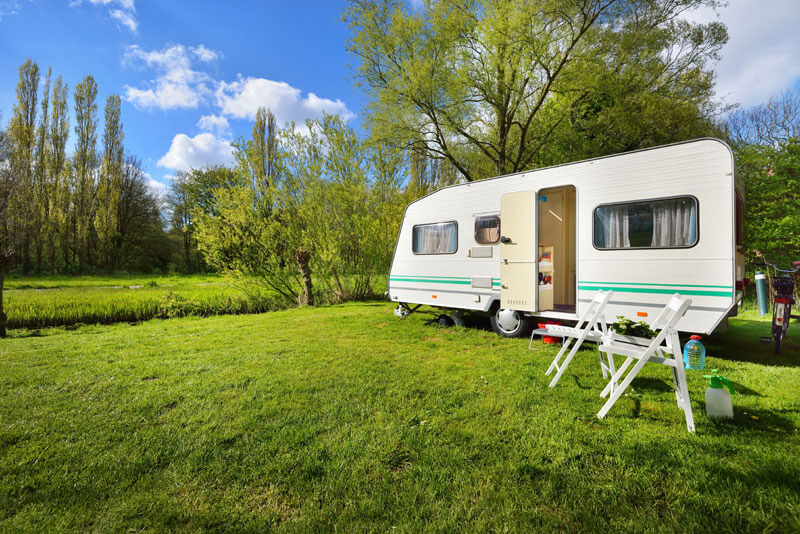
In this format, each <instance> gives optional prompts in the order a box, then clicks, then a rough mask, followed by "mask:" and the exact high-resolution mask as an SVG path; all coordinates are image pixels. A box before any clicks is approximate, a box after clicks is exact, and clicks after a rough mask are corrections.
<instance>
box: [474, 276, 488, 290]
mask: <svg viewBox="0 0 800 534" xmlns="http://www.w3.org/2000/svg"><path fill="white" fill-rule="evenodd" d="M472 287H480V288H485V289H492V277H491V276H473V277H472Z"/></svg>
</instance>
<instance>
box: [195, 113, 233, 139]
mask: <svg viewBox="0 0 800 534" xmlns="http://www.w3.org/2000/svg"><path fill="white" fill-rule="evenodd" d="M197 127H198V128H200V130H202V131H204V132H211V133H214V134H216V135H217V136H219V137H228V136H230V133H231V125H230V124H229V123H228V119H226V118H225V117H223V116H221V115H213V114H212V115H203V116H202V117H200V120H199V121H197Z"/></svg>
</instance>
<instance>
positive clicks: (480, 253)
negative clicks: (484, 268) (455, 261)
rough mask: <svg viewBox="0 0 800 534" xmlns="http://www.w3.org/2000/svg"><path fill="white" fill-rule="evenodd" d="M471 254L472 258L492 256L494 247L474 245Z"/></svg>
mask: <svg viewBox="0 0 800 534" xmlns="http://www.w3.org/2000/svg"><path fill="white" fill-rule="evenodd" d="M469 255H470V257H471V258H491V257H492V247H472V250H470V251H469Z"/></svg>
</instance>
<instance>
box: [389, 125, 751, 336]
mask: <svg viewBox="0 0 800 534" xmlns="http://www.w3.org/2000/svg"><path fill="white" fill-rule="evenodd" d="M742 198H743V196H742V191H741V189H740V188H739V187H738V186H737V184H736V180H735V174H734V164H733V156H732V153H731V151H730V148H729V147H728V146H727V145H726V144H725V143H723V142H722V141H719V140H716V139H700V140H696V141H690V142H685V143H678V144H673V145H667V146H663V147H658V148H652V149H647V150H640V151H636V152H629V153H624V154H619V155H615V156H608V157H604V158H597V159H592V160H587V161H581V162H577V163H570V164H566V165H560V166H556V167H549V168H544V169H537V170H534V171H529V172H522V173H517V174H512V175H507V176H501V177H498V178H492V179H488V180H482V181H478V182H472V183H465V184H459V185H454V186H449V187H445V188H443V189H440V190H437V191H435V192H433V193H431V194H429V195H427V196H425V197H423V198H421V199H419V200H417V201H415V202H412V203H411V204H410V205H409V206H408V207H407V208H406V211H405V215H404V218H403V223H402V227H401V229H400V234H399V237H398V240H397V245H396V248H395V253H394V259H393V261H392V268H391V272H390V275H389V298H390V299H391V300H392V301H395V302H398V303H402V304H404V305H408V304H427V305H431V306H437V307H441V308H448V309H451V310H478V311H483V312H489V313H491V314H492V315H493V317H494V318H495V319H502V318H503V317H504V315H503V314H505V318H506V319H508V317H509V316H508V314H509V313H510V312H513V314H514V315H515V316H516V317H518V318H520V319H522V320H523V321H524V320H527V321H530V318H531V317H534V318H535V317H540V318H551V319H565V320H570V319H576V318H577V317H578V316H579V315H580V314H581V313H582V312H583V310H584V309H585V307H586V306H587V305H588V303H589V302H590V301H591V299H592V297H593V296H594V294H595V292H596V291H597V290H599V289H612V290H614V297H613V298H612V300H611V302H610V303H609V305H608V306H607V308H606V317H607V318H608V320H610V321H613V320H614V318H615V317H616V316H618V315H623V316H626V317H629V318H631V319H634V320H645V321H647V320H648V317H650V318H653V317H655V315H656V314H657V312H658V310H659V309H660V308H662V307H663V306H664V304H665V303H666V302H667V301H668V299H669V298H670V296H671V295H672V294H674V293H680V294H681V295H685V296H687V297H689V298H691V299H692V306H691V308H690V309H689V311H688V313H687V314H686V316H685V317H684V318H683V319H682V321H681V322H680V323H679V325H678V327H679V329H680V330H682V331H685V332H698V333H710V332H712V331H713V330H715V329H716V328H717V327H719V326H721V325H724V324H725V323H726V318H727V317H728V316H729V315H731V314H733V313H735V310H736V304H737V299H738V298H740V294H738V293H737V281H739V282H741V280H742V279H743V277H744V270H743V257H742V255H741V254H740V253H739V252H738V250H737V248H738V245H737V240H740V238H741V222H740V221H741V207H742ZM501 322H502V321H501ZM506 324H507V325H509V326H507V327H506V328H505V329H504V328H501V329H500V331H499V333H502V334H504V335H509V334H513V333H514V332H513V330H514V328H512V326H511V325H510V323H508V321H506ZM493 325H494V323H493ZM495 329H496V330H497V326H495Z"/></svg>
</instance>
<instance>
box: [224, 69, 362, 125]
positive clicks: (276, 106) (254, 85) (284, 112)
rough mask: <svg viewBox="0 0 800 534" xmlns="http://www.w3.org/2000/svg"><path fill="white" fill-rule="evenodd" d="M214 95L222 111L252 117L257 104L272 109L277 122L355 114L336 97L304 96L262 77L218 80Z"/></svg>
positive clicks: (347, 118) (236, 115) (300, 122)
mask: <svg viewBox="0 0 800 534" xmlns="http://www.w3.org/2000/svg"><path fill="white" fill-rule="evenodd" d="M216 97H217V105H218V106H219V107H220V109H221V111H222V113H223V114H225V115H228V116H231V117H235V118H239V119H244V118H248V119H253V118H255V116H256V111H257V110H258V108H259V106H264V107H267V108H269V109H270V110H272V113H274V114H275V119H276V120H277V121H278V122H279V123H285V122H288V121H295V122H296V123H298V124H302V123H303V122H304V121H305V120H306V119H316V118H320V117H322V113H323V111H324V112H327V113H330V114H334V115H340V116H341V117H342V118H344V119H345V120H350V119H351V118H353V116H354V115H353V113H351V112H350V110H348V109H347V106H346V105H345V103H344V102H342V101H341V100H339V99H336V100H330V99H328V98H320V97H318V96H317V95H316V94H314V93H308V94H307V96H306V97H303V96H302V91H300V89H297V88H296V87H292V86H291V85H289V84H288V83H286V82H276V81H273V80H267V79H265V78H252V77H248V78H243V77H239V79H238V80H237V81H235V82H230V83H227V82H220V83H219V85H218V86H217V91H216Z"/></svg>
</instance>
